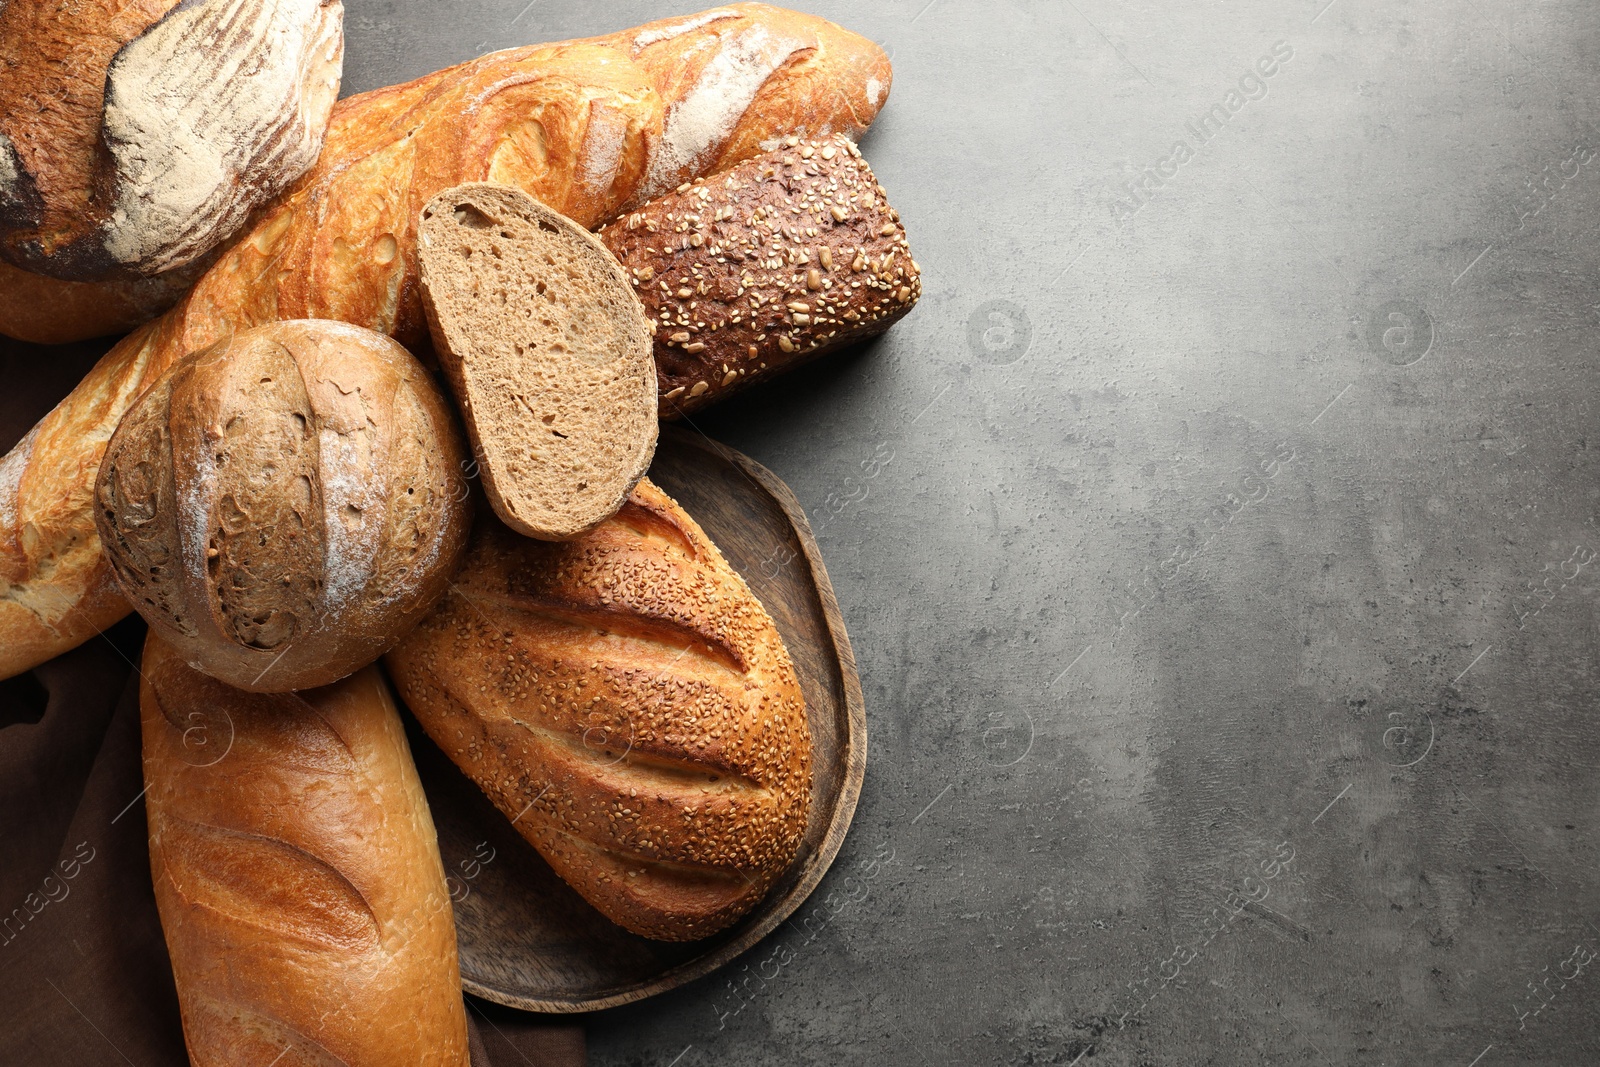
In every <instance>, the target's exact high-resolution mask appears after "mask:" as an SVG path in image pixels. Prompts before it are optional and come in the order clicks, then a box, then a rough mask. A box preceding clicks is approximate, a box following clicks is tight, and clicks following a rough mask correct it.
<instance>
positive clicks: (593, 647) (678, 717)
mask: <svg viewBox="0 0 1600 1067" xmlns="http://www.w3.org/2000/svg"><path fill="white" fill-rule="evenodd" d="M385 662H386V664H387V665H388V667H389V670H390V672H391V674H392V675H393V677H394V679H395V684H396V687H397V688H398V689H399V691H400V694H401V697H402V699H403V700H404V701H405V703H406V704H407V706H408V707H410V708H411V710H412V712H413V713H414V714H415V715H416V716H417V719H418V720H419V721H420V722H421V723H422V725H423V727H424V729H426V730H427V731H428V734H429V735H430V736H431V737H432V738H433V739H434V740H435V741H436V742H437V743H438V744H439V746H440V747H441V748H442V749H444V751H445V752H446V753H447V754H448V755H449V756H450V758H451V759H453V760H454V761H455V762H456V763H457V765H458V766H460V767H461V768H462V770H463V771H465V772H466V773H467V775H468V776H470V777H471V778H472V779H473V780H474V781H475V782H477V783H478V785H479V786H480V787H481V788H482V789H483V790H484V792H485V793H486V794H488V796H489V798H490V799H491V800H493V801H494V803H495V805H496V806H497V807H499V808H500V810H501V811H503V812H504V813H505V814H506V816H507V817H508V818H511V819H512V820H513V821H514V822H515V824H516V826H517V829H518V830H519V831H520V832H521V833H522V834H523V836H524V837H526V838H527V839H528V840H529V841H530V842H531V843H532V844H533V845H534V846H535V847H536V848H538V849H539V851H540V853H541V854H543V855H544V857H545V858H546V859H547V860H548V861H549V862H550V864H551V866H552V867H554V868H555V869H556V871H557V873H559V874H560V875H561V876H562V877H563V878H565V879H566V880H567V881H568V882H569V883H570V884H571V885H572V886H573V887H574V888H575V889H577V891H578V892H579V893H581V894H582V895H583V896H584V898H585V899H587V900H588V901H589V902H590V903H591V904H593V905H594V906H595V907H596V908H598V909H599V910H600V911H601V912H602V913H604V914H605V915H606V916H607V917H608V918H610V919H611V920H612V921H614V922H617V923H619V924H621V925H622V926H625V927H627V928H628V929H629V930H632V931H634V932H635V933H639V934H642V935H644V936H646V937H654V938H661V939H664V940H672V941H682V940H690V939H693V938H698V937H705V936H707V935H709V934H712V933H715V932H716V931H717V930H720V929H722V928H724V927H726V926H727V925H729V924H730V923H732V922H734V921H735V920H736V919H737V918H738V917H739V916H741V915H743V914H744V913H745V912H747V911H749V909H750V908H751V907H753V906H754V905H755V903H756V902H757V901H758V900H760V899H761V897H762V896H763V895H764V894H765V893H766V891H767V889H768V888H769V887H770V886H771V885H772V883H773V881H774V880H775V879H776V878H777V877H778V876H779V875H780V874H782V873H783V871H784V870H785V869H786V868H787V867H788V865H789V863H790V862H791V861H792V860H793V858H794V856H795V853H796V851H797V849H798V848H799V845H800V841H801V839H802V837H803V835H804V832H805V826H806V815H807V809H808V805H809V800H810V791H811V739H810V734H809V733H808V730H807V726H806V718H805V700H804V697H803V696H802V695H801V692H800V685H799V680H798V678H797V677H796V675H795V672H794V666H793V664H792V663H791V662H790V660H789V655H788V653H787V651H786V650H785V649H784V647H783V639H782V638H781V637H780V636H779V634H778V631H777V627H776V626H774V625H773V622H772V619H771V618H770V617H769V616H768V615H767V613H766V611H765V610H764V609H763V608H762V607H761V604H760V603H759V602H758V601H757V600H756V599H755V596H754V595H753V594H752V593H751V592H750V589H749V587H748V586H746V585H745V583H744V580H743V579H742V578H740V577H739V575H738V573H737V572H735V571H734V570H733V568H732V567H730V566H729V565H728V563H727V561H726V560H724V559H723V558H722V554H721V553H720V552H718V551H717V548H716V546H715V545H713V544H712V543H711V541H710V540H709V539H708V538H707V537H706V535H705V533H704V532H703V531H702V530H701V529H700V527H699V526H698V525H697V524H696V523H695V522H694V520H693V519H691V518H690V517H689V516H688V515H687V514H685V513H684V511H683V510H682V509H681V508H679V507H678V505H677V504H675V503H674V502H673V501H672V500H671V499H670V498H669V497H667V496H666V494H664V493H662V492H661V490H660V489H658V488H656V487H655V486H654V485H653V484H652V483H651V482H649V481H648V480H644V481H641V482H640V483H639V485H638V487H637V488H636V489H635V490H634V494H633V496H632V498H631V499H630V500H629V502H628V503H627V504H626V505H624V507H623V508H622V510H621V511H619V512H618V513H617V514H616V516H615V517H613V518H612V519H610V520H608V521H606V522H605V523H602V524H601V525H600V526H599V527H598V528H597V529H595V530H593V531H592V532H590V533H588V534H585V535H584V536H582V537H580V538H578V539H576V540H574V541H568V542H561V543H550V542H542V541H534V540H531V539H528V538H523V537H519V536H518V535H516V534H514V533H512V532H511V531H509V530H507V529H506V528H505V527H503V526H501V525H500V524H499V523H497V522H494V521H493V520H492V519H491V518H490V517H488V516H480V518H479V523H478V531H477V532H476V533H475V534H474V536H473V543H472V546H471V548H469V549H468V554H467V558H466V561H465V562H464V564H463V565H462V569H461V571H460V572H459V573H458V574H457V576H456V579H455V582H454V584H453V585H452V587H451V591H450V593H449V595H447V596H446V598H445V600H444V602H443V603H442V604H441V605H440V607H439V610H438V611H436V612H435V613H434V614H433V615H431V616H430V617H429V618H427V619H426V620H424V621H423V622H422V623H421V624H420V625H419V626H418V627H417V628H416V629H415V630H414V631H412V633H411V634H410V635H409V636H407V637H406V639H405V640H403V641H402V642H401V643H400V644H399V645H398V646H396V648H395V649H394V650H392V651H391V652H390V653H389V655H388V656H387V657H386V659H385Z"/></svg>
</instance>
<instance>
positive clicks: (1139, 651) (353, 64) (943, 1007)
mask: <svg viewBox="0 0 1600 1067" xmlns="http://www.w3.org/2000/svg"><path fill="white" fill-rule="evenodd" d="M524 4H526V6H524ZM1324 5H1326V6H1324ZM697 6H699V5H696V4H693V3H690V4H682V3H643V2H634V3H613V4H606V5H587V4H576V3H556V2H553V0H534V2H533V3H531V4H528V3H527V0H492V2H491V0H475V2H471V3H466V2H456V3H438V2H429V3H401V2H397V0H348V23H347V27H348V41H349V48H348V63H347V71H346V84H347V89H348V90H349V91H359V90H362V89H367V88H372V87H375V86H378V85H381V84H388V83H390V82H394V81H398V80H402V79H406V78H410V77H413V76H416V75H419V74H422V73H425V72H427V71H431V70H434V69H436V68H438V67H440V66H443V65H445V64H448V63H452V62H455V61H458V60H462V59H466V58H468V57H471V56H473V55H476V54H478V53H479V52H481V51H483V50H484V49H487V48H496V47H505V46H509V45H513V44H522V43H527V42H532V41H538V40H553V39H559V38H563V37H568V36H579V35H587V34H594V33H600V32H608V31H610V30H613V29H617V28H621V27H625V26H628V25H632V24H634V23H637V22H640V21H644V20H646V19H648V18H651V17H658V16H661V15H666V14H671V13H676V12H680V11H687V10H694V9H695V8H696V7H697ZM805 6H806V7H807V8H808V9H810V10H813V11H816V12H817V13H820V14H824V15H827V16H829V17H831V18H834V19H835V20H837V21H839V22H841V23H843V24H844V25H846V26H848V27H850V28H852V29H854V30H857V31H858V32H861V33H863V34H865V35H866V36H869V37H871V38H873V39H875V40H877V41H879V42H881V43H882V44H883V45H884V46H885V48H887V49H888V50H889V52H890V53H891V55H892V57H893V60H894V66H895V83H894V90H893V94H892V96H891V98H890V100H889V102H888V105H887V108H886V110H885V112H884V114H883V116H882V118H881V119H880V120H879V122H878V124H877V125H876V127H875V128H874V129H873V130H872V131H871V132H870V133H869V134H868V136H867V137H866V139H865V140H864V142H863V149H864V151H865V152H866V154H867V156H868V158H869V160H870V161H871V162H872V164H873V166H874V167H875V169H876V170H877V173H878V175H879V177H880V179H881V180H882V182H883V185H884V187H885V188H886V189H887V190H888V192H889V194H890V197H891V199H892V200H893V202H894V203H895V204H896V205H897V206H898V208H899V210H900V211H901V213H902V215H903V216H904V218H905V220H906V223H907V226H908V228H909V231H910V235H911V241H912V248H913V250H914V252H915V254H916V257H917V259H918V261H919V263H920V264H921V266H922V268H923V271H924V273H925V287H926V296H925V297H924V299H923V301H922V303H921V305H920V306H919V307H918V309H917V310H916V311H915V312H914V313H913V315H912V316H911V317H910V318H909V319H908V320H907V321H905V322H904V323H902V324H901V325H899V326H897V327H896V328H895V329H894V331H893V332H892V334H891V335H890V336H889V337H888V338H887V339H885V340H883V341H882V342H880V343H877V344H874V345H872V346H870V347H869V348H868V349H866V350H865V351H864V352H861V353H859V354H856V355H852V356H846V357H844V358H841V359H837V360H834V361H832V362H831V363H830V364H828V365H826V366H823V367H820V368H817V369H816V370H814V371H809V372H806V373H803V374H800V375H798V376H795V377H793V378H791V379H789V380H786V381H784V382H781V383H779V384H777V385H776V386H775V387H772V388H770V389H769V390H768V391H766V392H765V393H763V394H761V395H759V396H756V397H753V398H751V399H750V400H749V401H747V402H745V401H741V402H737V403H736V404H734V405H732V406H730V407H729V408H728V409H727V410H726V411H718V412H715V413H713V414H708V415H707V416H706V417H705V418H704V419H703V420H701V422H700V425H701V427H702V428H703V429H704V430H705V431H706V432H707V433H708V434H710V435H712V436H714V437H717V438H720V439H721V440H724V441H726V442H728V443H729V444H732V445H734V446H735V447H738V448H740V449H743V450H744V451H746V452H748V453H749V454H751V455H753V456H755V457H756V458H757V459H759V460H761V461H762V462H764V463H766V464H767V465H768V466H770V467H771V468H772V469H773V470H774V471H776V472H777V473H778V474H779V475H780V476H782V477H783V478H785V479H786V480H787V481H788V482H789V484H790V485H791V486H792V487H793V488H794V490H795V492H796V493H797V494H798V496H799V497H800V499H801V500H802V501H803V502H805V503H806V504H807V505H808V506H809V507H811V508H813V509H815V510H814V511H813V516H814V522H815V524H816V525H817V526H818V528H819V529H820V530H821V543H822V545H823V549H824V553H825V555H826V558H827V560H828V564H829V567H830V570H831V573H832V576H833V580H834V584H835V586H836V588H837V590H838V593H839V599H840V601H841V603H842V605H843V608H844V612H845V615H846V618H847V620H848V622H849V625H850V630H851V635H852V637H853V639H854V642H855V647H856V652H857V655H858V656H859V658H860V662H861V674H862V680H863V683H864V686H865V689H866V695H867V711H868V718H869V722H870V729H871V757H870V766H869V770H868V774H867V784H866V791H865V794H864V796H863V798H862V803H861V807H860V810H859V813H858V815H857V817H856V821H855V826H854V829H853V831H852V834H851V838H850V840H849V841H848V842H847V844H846V846H845V849H844V851H843V853H842V854H841V857H840V861H839V863H838V865H837V866H836V868H835V870H834V872H833V873H832V874H831V875H830V877H829V879H828V880H827V881H826V882H824V884H823V886H822V889H821V890H820V891H819V893H818V894H817V895H816V896H815V897H814V898H813V899H812V901H811V902H810V903H808V904H807V905H806V906H804V907H803V908H802V909H801V911H800V912H799V913H798V914H797V916H796V922H795V923H794V924H793V925H792V926H790V927H787V928H785V929H784V930H783V932H781V933H780V934H778V935H776V936H775V937H773V938H771V939H769V941H768V942H766V943H764V944H763V945H761V946H759V947H758V948H757V949H756V950H754V951H753V952H751V953H750V954H749V955H748V956H747V957H745V959H744V960H742V961H740V963H738V964H736V965H734V966H733V967H732V968H730V969H729V970H728V971H727V972H724V973H723V974H722V975H719V976H716V977H713V978H710V979H707V980H704V981H701V982H698V983H696V984H694V985H692V986H689V987H687V988H685V989H683V990H680V991H678V992H676V993H673V994H670V995H667V996H663V997H661V998H658V999H656V1000H653V1001H650V1002H647V1003H644V1004H641V1005H638V1006H635V1007H632V1008H629V1009H624V1010H618V1011H613V1012H608V1013H604V1014H601V1015H598V1016H595V1017H593V1018H592V1019H591V1020H590V1022H591V1029H590V1035H591V1038H590V1039H591V1047H592V1055H593V1059H594V1062H595V1063H597V1064H600V1065H606V1067H609V1065H622V1064H641V1065H660V1067H667V1065H668V1064H675V1065H677V1067H699V1065H703V1064H741V1065H746V1064H794V1063H800V1064H833V1063H885V1064H908V1065H910V1064H946V1063H963V1064H965V1063H981V1064H991V1063H992V1064H1000V1063H1005V1064H1047V1063H1053V1064H1073V1063H1084V1064H1102V1065H1110V1064H1115V1065H1124V1064H1127V1065H1133V1064H1161V1065H1165V1064H1174V1065H1176V1064H1197V1063H1205V1064H1256V1063H1272V1064H1302V1063H1304V1064H1390V1065H1398V1064H1408V1065H1410V1064H1443V1065H1458V1067H1468V1065H1469V1064H1476V1065H1478V1067H1495V1065H1499V1064H1512V1063H1516V1064H1563V1065H1565V1064H1593V1063H1596V1062H1600V1008H1597V998H1600V973H1583V971H1582V969H1581V967H1582V965H1583V964H1584V963H1585V961H1586V958H1587V957H1588V956H1589V955H1590V954H1592V953H1594V952H1596V951H1597V950H1600V929H1597V927H1596V926H1595V924H1594V923H1595V921H1597V920H1600V915H1597V914H1596V912H1597V908H1596V903H1597V901H1596V898H1595V893H1594V890H1595V886H1596V883H1597V879H1600V871H1597V870H1596V860H1597V846H1600V822H1597V816H1600V808H1597V804H1600V790H1597V788H1596V774H1595V772H1596V768H1597V766H1600V745H1597V744H1596V742H1595V740H1594V731H1593V729H1592V727H1591V722H1592V719H1593V716H1594V715H1595V714H1596V706H1595V705H1596V697H1597V686H1596V662H1595V655H1596V623H1597V614H1596V603H1597V600H1596V596H1595V593H1596V589H1597V583H1596V576H1597V575H1600V566H1596V565H1595V562H1596V553H1597V552H1600V534H1597V532H1596V530H1595V528H1594V519H1593V516H1594V513H1595V498H1596V488H1597V486H1596V478H1595V462H1594V460H1593V459H1592V458H1591V457H1590V454H1589V453H1590V449H1589V446H1588V441H1587V438H1588V435H1589V434H1590V433H1594V432H1596V429H1597V428H1596V427H1595V425H1594V421H1593V420H1594V409H1593V406H1592V403H1591V400H1592V397H1593V396H1594V392H1595V386H1594V381H1595V371H1596V368H1595V362H1596V337H1597V328H1600V305H1597V304H1596V301H1597V300H1600V296H1597V293H1596V285H1595V282H1596V280H1597V273H1600V256H1597V253H1596V250H1595V244H1594V228H1593V226H1592V220H1593V219H1594V217H1595V214H1594V212H1595V207H1596V205H1597V203H1600V200H1597V198H1600V173H1596V172H1597V171H1600V156H1596V155H1595V150H1600V130H1597V129H1596V128H1595V126H1594V125H1591V122H1590V120H1591V118H1595V117H1597V116H1596V112H1595V104H1596V102H1597V99H1600V92H1597V90H1600V85H1597V80H1600V79H1597V74H1596V64H1595V57H1596V55H1597V54H1600V39H1597V38H1600V35H1597V32H1596V28H1597V23H1600V11H1597V10H1596V8H1595V6H1594V5H1593V3H1592V0H1549V2H1542V3H1538V4H1512V3H1490V2H1488V0H1479V2H1468V0H1434V2H1427V3H1424V2H1418V0H1409V2H1407V0H1399V2H1397V0H1334V2H1333V3H1331V4H1328V3H1327V0H1227V2H1222V0H1206V2H1183V3H1179V2H1177V0H1171V2H1167V3H1156V2H1154V0H1071V2H1065V3H1043V2H1039V3H996V4H988V3H978V2H976V0H932V2H931V3H930V2H928V0H904V2H896V3H883V4H874V5H861V4H847V3H835V2H820V0H819V2H815V3H807V4H806V5H805ZM1276 42H1285V43H1286V44H1287V46H1288V48H1289V49H1290V50H1292V56H1291V57H1290V58H1289V59H1287V60H1286V61H1283V62H1282V63H1281V65H1280V66H1279V67H1278V69H1277V72H1276V73H1275V74H1274V75H1273V76H1272V77H1271V78H1270V79H1267V80H1266V81H1265V82H1264V84H1265V86H1266V93H1265V95H1264V96H1260V98H1258V99H1251V100H1248V101H1245V102H1243V104H1242V106H1241V107H1240V109H1239V110H1238V112H1237V113H1236V114H1232V115H1231V121H1230V122H1229V123H1228V124H1227V126H1226V128H1225V129H1223V130H1222V132H1221V133H1220V134H1218V135H1216V136H1215V137H1214V138H1213V139H1212V140H1210V141H1209V142H1208V143H1206V144H1205V145H1204V146H1203V147H1200V146H1199V142H1198V140H1197V138H1196V137H1195V136H1194V135H1193V134H1192V133H1191V132H1190V131H1188V130H1187V129H1186V124H1187V123H1189V122H1190V121H1192V120H1194V119H1195V118H1196V117H1197V116H1199V115H1200V114H1201V113H1203V112H1204V111H1205V110H1206V109H1207V108H1208V107H1209V106H1210V105H1212V104H1214V103H1226V94H1227V93H1228V92H1229V90H1230V89H1236V88H1237V87H1238V85H1239V81H1240V78H1241V76H1242V75H1243V74H1245V73H1246V72H1247V71H1249V70H1251V69H1252V68H1253V66H1254V64H1255V62H1256V60H1257V58H1258V57H1261V56H1263V55H1267V54H1269V53H1270V52H1271V50H1272V48H1273V46H1274V44H1275V43H1276ZM1246 87H1247V88H1249V89H1251V91H1252V92H1254V91H1255V83H1253V82H1248V81H1247V82H1246ZM1180 139H1184V140H1186V141H1188V142H1189V144H1190V146H1191V147H1192V148H1197V149H1198V151H1197V154H1196V155H1195V158H1193V159H1192V160H1188V161H1186V162H1184V163H1183V164H1182V165H1181V166H1178V167H1177V168H1176V173H1175V174H1170V176H1167V177H1162V184H1161V185H1160V186H1159V187H1157V186H1156V185H1155V182H1154V181H1153V180H1152V181H1150V182H1149V187H1150V188H1151V189H1152V190H1153V191H1152V193H1151V195H1150V196H1149V197H1148V202H1145V203H1142V204H1135V203H1134V202H1133V201H1131V200H1130V194H1129V191H1128V188H1127V183H1128V182H1130V181H1134V180H1136V179H1137V178H1138V177H1139V175H1140V173H1141V172H1142V171H1143V169H1144V168H1145V167H1147V166H1153V165H1155V164H1157V163H1158V162H1159V161H1161V160H1162V159H1163V158H1165V157H1167V156H1169V154H1170V153H1171V152H1172V150H1173V147H1174V144H1175V142H1176V141H1178V140H1180ZM1585 159H1588V160H1589V162H1588V164H1587V165H1585V163H1584V160H1585ZM1167 169H1168V171H1169V172H1170V171H1171V170H1172V169H1173V168H1172V166H1169V167H1168V168H1167ZM1158 176H1159V175H1158ZM1119 203H1121V204H1123V205H1125V206H1124V207H1123V208H1120V209H1119V207H1118V205H1119ZM1541 205H1543V206H1541ZM1134 206H1137V211H1131V210H1130V209H1131V208H1132V207H1134ZM1535 208H1540V210H1539V211H1538V212H1537V213H1536V214H1533V211H1534V209H1535ZM1524 215H1526V216H1528V217H1526V218H1524V217H1523V216H1524ZM995 301H1004V302H1006V303H1001V304H995V303H993V302H995ZM1395 302H1402V303H1401V304H1399V305H1396V304H1395ZM1419 309H1420V313H1419ZM1391 311H1393V312H1394V313H1395V314H1397V315H1400V316H1401V318H1397V319H1391V318H1390V313H1391ZM991 315H992V316H996V317H991ZM1374 323H1376V329H1374V328H1373V327H1374ZM1430 323H1431V325H1430ZM1385 339H1387V340H1385ZM1419 357H1420V358H1419ZM1401 364H1404V365H1401ZM885 457H889V458H885ZM869 475H871V476H869ZM1230 494H1235V495H1233V496H1230ZM1180 564H1181V565H1180ZM1586 565H1587V566H1586ZM1536 589H1537V590H1538V591H1539V592H1538V593H1537V594H1536V593H1535V590H1536ZM1547 601H1548V603H1546V602H1547ZM1534 608H1541V610H1539V611H1538V612H1537V613H1533V609H1534ZM1291 854H1292V859H1291V860H1290V861H1289V862H1288V864H1287V865H1286V866H1285V865H1280V864H1279V863H1278V862H1277V861H1278V860H1279V859H1280V858H1281V857H1285V856H1289V855H1291ZM1230 893H1234V894H1241V895H1242V896H1234V897H1233V898H1231V899H1232V900H1233V901H1234V903H1233V904H1232V905H1230V904H1229V903H1228V901H1229V900H1230V897H1229V894H1230ZM830 894H831V896H830ZM1244 897H1250V898H1256V900H1255V902H1254V903H1251V904H1250V905H1249V906H1248V907H1247V908H1245V909H1244V910H1242V911H1238V910H1236V909H1237V908H1238V906H1239V903H1240V902H1241V901H1242V900H1243V899H1244ZM1590 965H1593V966H1596V967H1597V970H1600V965H1595V964H1590ZM1558 975H1564V976H1567V977H1566V979H1563V978H1562V977H1558ZM1535 987H1537V988H1538V989H1539V990H1541V992H1539V993H1538V996H1537V998H1536V995H1535ZM1545 1001H1548V1002H1549V1003H1548V1006H1547V1007H1540V1005H1542V1004H1544V1003H1545ZM1536 1007H1539V1008H1540V1010H1539V1011H1538V1012H1537V1013H1533V1009H1534V1008H1536ZM1474 1057H1478V1058H1477V1059H1474Z"/></svg>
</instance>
